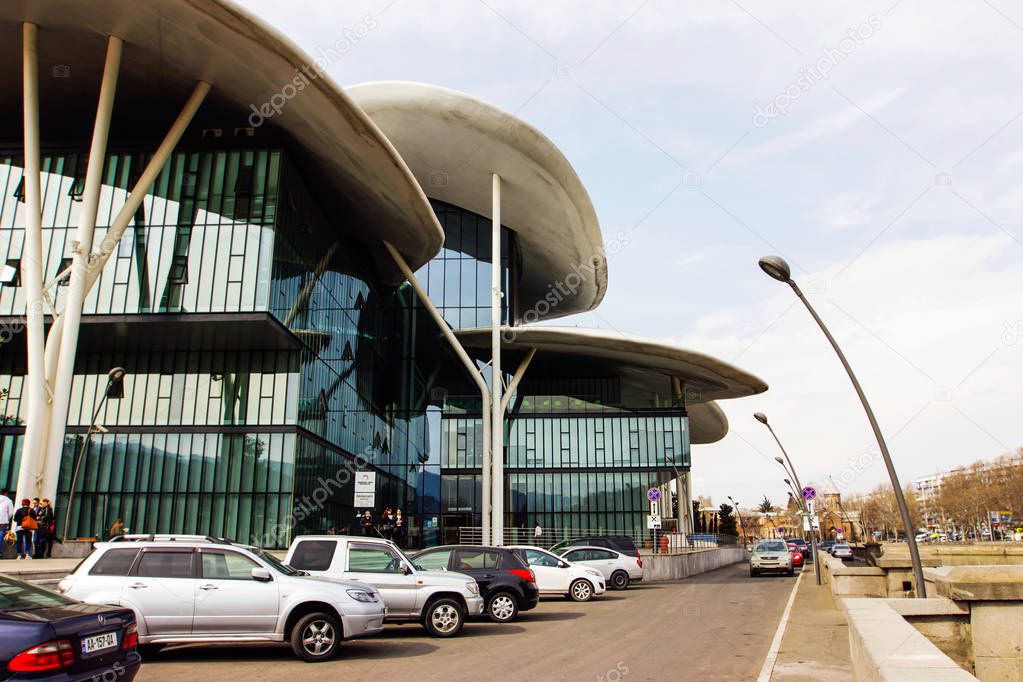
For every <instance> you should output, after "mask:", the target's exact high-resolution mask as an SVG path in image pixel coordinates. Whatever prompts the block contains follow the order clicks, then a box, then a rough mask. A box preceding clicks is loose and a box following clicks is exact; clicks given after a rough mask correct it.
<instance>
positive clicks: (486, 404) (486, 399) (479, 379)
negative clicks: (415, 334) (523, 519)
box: [384, 242, 490, 545]
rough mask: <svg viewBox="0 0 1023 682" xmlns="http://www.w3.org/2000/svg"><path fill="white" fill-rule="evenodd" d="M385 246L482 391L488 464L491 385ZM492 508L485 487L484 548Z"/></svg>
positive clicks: (394, 252) (400, 258)
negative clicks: (490, 508) (489, 385)
mask: <svg viewBox="0 0 1023 682" xmlns="http://www.w3.org/2000/svg"><path fill="white" fill-rule="evenodd" d="M384 246H385V247H386V248H387V251H388V253H390V254H391V258H392V259H393V260H394V262H395V264H396V265H397V266H398V269H399V270H401V273H402V274H403V275H404V276H405V279H407V280H408V283H409V284H411V285H412V289H413V290H414V291H415V292H416V295H417V296H418V297H419V300H421V301H422V302H423V305H424V306H426V310H427V312H429V313H430V317H432V318H433V321H434V322H436V323H437V326H438V327H439V328H440V331H441V333H442V334H443V335H444V338H445V339H447V342H448V344H449V345H450V346H451V349H452V350H453V351H455V355H457V356H458V359H459V360H461V361H462V364H463V365H465V369H466V371H468V372H469V376H470V377H472V380H473V383H475V384H476V387H477V388H478V389H479V390H480V399H481V400H482V401H483V405H482V408H481V410H480V415H481V418H482V420H483V461H484V462H486V461H487V460H488V459H490V453H489V452H488V451H489V450H490V389H489V388H488V387H487V382H486V381H484V380H483V376H482V375H481V374H480V372H479V370H478V369H476V364H475V363H474V362H473V361H472V358H470V357H469V354H468V353H466V352H465V348H463V347H462V344H461V343H460V342H459V341H458V337H456V336H455V333H454V332H453V331H451V327H450V326H449V325H448V323H447V322H446V321H445V320H444V317H443V316H442V315H441V314H440V312H439V311H438V310H437V306H435V305H434V304H433V301H431V300H430V297H429V296H427V295H426V290H425V289H423V287H422V285H421V284H420V283H419V280H418V279H417V278H416V274H415V273H414V272H412V268H410V267H409V266H408V263H406V262H405V257H404V256H402V255H401V254H400V253H399V252H398V249H396V248H394V247H393V246H392V245H391V244H389V243H388V242H384ZM489 505H490V494H489V491H488V490H487V488H486V486H484V487H483V510H482V517H483V523H482V527H483V544H484V545H489V544H490V524H489V523H488V522H487V512H488V510H489Z"/></svg>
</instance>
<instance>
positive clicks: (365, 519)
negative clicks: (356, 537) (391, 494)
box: [359, 509, 376, 538]
mask: <svg viewBox="0 0 1023 682" xmlns="http://www.w3.org/2000/svg"><path fill="white" fill-rule="evenodd" d="M359 526H360V527H361V528H362V534H363V536H364V537H367V538H370V537H373V536H374V535H376V533H375V532H374V531H376V527H375V526H374V524H373V515H372V514H370V513H369V510H368V509H367V510H366V511H365V512H363V514H362V518H361V519H360V520H359Z"/></svg>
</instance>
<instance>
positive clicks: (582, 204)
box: [346, 82, 607, 321]
mask: <svg viewBox="0 0 1023 682" xmlns="http://www.w3.org/2000/svg"><path fill="white" fill-rule="evenodd" d="M346 90H347V92H348V94H349V95H351V97H352V99H353V100H354V101H355V102H356V103H357V104H358V105H359V106H360V107H362V108H363V109H364V110H365V111H366V112H367V113H368V114H369V115H370V117H372V118H373V120H374V121H375V122H376V124H377V125H379V126H380V128H381V129H382V130H383V131H384V133H385V134H386V135H387V137H388V138H389V139H390V140H391V141H392V142H393V143H394V146H395V147H396V148H397V149H398V151H399V152H400V153H401V155H402V158H404V159H405V162H406V163H407V164H408V165H409V168H411V169H412V172H413V174H414V175H415V176H416V179H417V180H418V181H419V184H420V185H422V187H423V189H424V190H425V191H426V193H427V194H428V195H429V196H430V197H431V198H434V199H439V200H441V201H445V202H447V203H449V204H454V205H456V206H459V207H461V208H464V209H466V210H469V211H472V212H473V213H476V214H478V215H481V216H484V217H487V218H490V217H491V215H492V201H491V186H492V175H493V173H497V174H498V175H500V176H501V185H502V186H501V222H502V224H503V225H504V226H505V227H508V228H509V229H511V230H513V231H514V232H515V233H516V235H517V238H518V243H519V247H520V249H521V252H522V263H521V267H522V279H521V285H520V288H519V300H518V302H517V307H518V312H519V313H520V315H526V314H527V313H528V312H529V311H530V310H533V311H534V312H535V313H540V315H539V316H538V317H537V318H536V319H543V318H554V317H561V316H563V315H569V314H571V313H577V312H582V311H585V310H590V309H592V308H594V307H596V306H597V304H599V303H600V301H601V299H602V298H603V297H604V292H605V290H606V288H607V260H606V258H605V255H604V244H603V239H602V237H601V234H600V225H599V224H598V222H597V215H596V213H595V211H594V210H593V205H592V204H591V203H590V198H589V195H588V194H587V193H586V189H585V188H584V187H583V184H582V182H581V181H580V180H579V177H578V176H577V175H576V173H575V170H574V169H573V168H572V166H571V165H570V164H569V162H568V160H567V159H566V158H565V156H564V155H563V154H562V153H561V151H560V150H558V148H557V147H555V146H554V144H553V143H552V142H551V141H550V140H549V139H547V137H545V136H544V135H543V133H541V132H540V131H539V130H537V129H536V128H534V127H533V126H531V125H529V124H528V123H526V122H525V121H522V120H521V119H519V118H517V117H515V116H514V115H512V114H509V113H507V112H505V111H502V110H501V109H498V108H496V107H494V106H492V105H490V104H487V103H485V102H482V101H480V100H478V99H476V98H474V97H471V96H470V95H466V94H464V93H461V92H457V91H455V90H449V89H447V88H442V87H437V86H434V85H426V84H423V83H408V82H381V83H365V84H362V85H355V86H352V87H349V88H347V89H346ZM571 273H576V275H575V276H574V277H572V280H573V281H574V280H575V279H576V277H584V280H583V281H582V282H581V283H580V284H579V286H578V288H577V290H576V291H575V292H574V293H572V294H571V295H567V296H565V298H564V300H562V301H560V302H559V303H558V304H557V305H554V306H551V307H549V308H548V306H547V305H546V304H541V305H540V307H539V308H537V307H536V305H537V303H539V302H540V301H543V299H544V296H545V295H547V294H548V292H549V291H550V287H551V286H558V282H563V281H565V280H566V277H568V276H569V274H571ZM566 284H568V282H566ZM530 317H531V315H530ZM530 317H525V318H524V319H527V321H532V320H531V319H530Z"/></svg>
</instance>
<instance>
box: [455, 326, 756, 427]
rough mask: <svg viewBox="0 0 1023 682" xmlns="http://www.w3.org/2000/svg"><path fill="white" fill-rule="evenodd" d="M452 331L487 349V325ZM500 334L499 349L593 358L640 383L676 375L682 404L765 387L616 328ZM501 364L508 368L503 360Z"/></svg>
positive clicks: (706, 359) (714, 362) (724, 366)
mask: <svg viewBox="0 0 1023 682" xmlns="http://www.w3.org/2000/svg"><path fill="white" fill-rule="evenodd" d="M455 334H456V335H458V337H459V338H460V339H461V340H462V342H463V343H465V344H466V346H469V347H473V348H487V349H489V347H490V330H489V329H484V328H476V329H463V330H456V331H455ZM501 338H502V348H507V349H511V350H526V349H529V348H536V349H538V351H539V354H538V355H537V357H538V358H539V357H540V355H541V354H547V353H557V354H563V355H567V356H572V357H585V358H591V359H597V360H600V361H601V362H604V363H607V364H609V365H611V366H615V367H617V368H618V369H619V371H621V372H623V373H624V374H628V375H629V376H632V377H635V378H636V379H637V380H640V381H642V380H644V377H647V378H648V379H647V380H656V378H657V377H664V376H675V377H679V378H680V379H682V381H683V382H684V383H685V386H686V403H687V405H693V404H698V403H704V402H708V401H712V400H721V399H724V398H742V397H745V396H750V395H755V394H757V393H763V392H764V391H766V390H767V384H766V383H765V382H764V381H763V380H762V379H759V378H758V377H756V376H753V375H752V374H749V373H748V372H745V371H743V370H741V369H739V368H737V367H734V366H732V365H730V364H728V363H727V362H724V361H722V360H718V359H717V358H713V357H711V356H709V355H704V354H703V353H697V352H696V351H691V350H686V349H684V348H679V347H677V346H672V345H669V344H666V343H662V342H660V341H654V340H652V339H645V338H641V337H638V336H630V335H626V334H621V333H619V332H608V331H604V330H602V329H578V328H574V327H547V326H525V327H504V328H502V334H501ZM505 366H506V367H508V365H507V363H505ZM510 369H514V368H510ZM509 371H510V370H509ZM658 385H659V386H661V385H662V384H658ZM722 417H723V415H722Z"/></svg>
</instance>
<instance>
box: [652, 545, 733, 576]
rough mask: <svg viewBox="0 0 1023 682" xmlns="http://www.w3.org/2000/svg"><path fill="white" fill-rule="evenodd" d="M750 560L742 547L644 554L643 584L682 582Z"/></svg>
mask: <svg viewBox="0 0 1023 682" xmlns="http://www.w3.org/2000/svg"><path fill="white" fill-rule="evenodd" d="M748 558H749V552H747V551H746V550H745V549H743V548H742V547H722V548H718V549H704V550H697V551H695V552H684V553H681V554H644V555H643V582H663V581H667V580H681V579H683V578H688V577H689V576H693V575H699V574H700V573H707V572H708V571H713V570H715V569H718V568H722V567H723V566H729V565H731V564H736V563H739V562H740V561H746V560H747V559H748Z"/></svg>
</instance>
